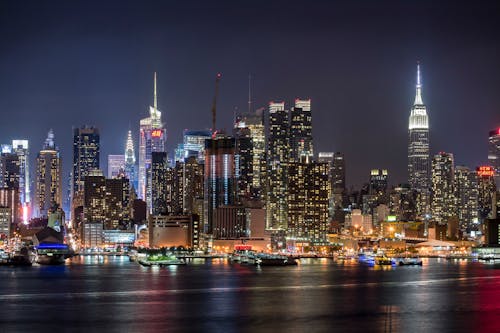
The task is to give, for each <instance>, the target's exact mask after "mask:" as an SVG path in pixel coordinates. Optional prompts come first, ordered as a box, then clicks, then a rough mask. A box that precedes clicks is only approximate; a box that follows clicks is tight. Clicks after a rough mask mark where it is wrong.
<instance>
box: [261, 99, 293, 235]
mask: <svg viewBox="0 0 500 333" xmlns="http://www.w3.org/2000/svg"><path fill="white" fill-rule="evenodd" d="M289 137H290V126H289V113H288V110H285V103H284V102H277V103H276V102H271V103H269V138H268V150H267V154H268V155H267V181H268V186H267V195H266V213H267V219H266V221H267V222H266V223H267V228H268V229H274V230H277V229H281V230H286V229H287V228H288V163H289V159H290V141H289Z"/></svg>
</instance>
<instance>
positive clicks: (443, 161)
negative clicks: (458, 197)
mask: <svg viewBox="0 0 500 333" xmlns="http://www.w3.org/2000/svg"><path fill="white" fill-rule="evenodd" d="M454 169H455V166H454V162H453V154H449V153H444V152H441V153H439V154H437V155H435V156H434V158H433V159H432V201H431V210H432V219H433V220H434V221H435V222H437V223H439V224H446V223H447V222H448V219H449V218H450V217H452V216H454V215H456V209H455V207H456V206H455V193H454V188H453V185H454V175H455V172H454Z"/></svg>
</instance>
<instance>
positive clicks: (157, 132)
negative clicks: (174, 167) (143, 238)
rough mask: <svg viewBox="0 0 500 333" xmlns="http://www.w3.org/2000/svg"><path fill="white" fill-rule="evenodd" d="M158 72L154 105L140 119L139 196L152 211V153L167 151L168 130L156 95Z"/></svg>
mask: <svg viewBox="0 0 500 333" xmlns="http://www.w3.org/2000/svg"><path fill="white" fill-rule="evenodd" d="M156 96H157V95H156V72H155V74H154V98H153V106H150V107H149V117H147V118H144V119H141V121H140V137H139V177H138V178H139V179H138V184H139V185H138V186H139V188H138V193H137V194H138V196H139V198H141V199H143V200H145V201H146V204H147V206H148V211H149V212H151V207H152V202H151V185H148V184H151V181H150V179H148V178H151V154H152V153H153V152H165V142H166V140H167V131H166V129H165V128H164V125H163V123H162V120H161V112H160V110H158V100H157V97H156Z"/></svg>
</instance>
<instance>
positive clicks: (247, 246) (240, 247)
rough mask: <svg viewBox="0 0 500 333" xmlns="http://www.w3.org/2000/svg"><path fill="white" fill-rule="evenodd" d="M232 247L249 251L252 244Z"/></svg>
mask: <svg viewBox="0 0 500 333" xmlns="http://www.w3.org/2000/svg"><path fill="white" fill-rule="evenodd" d="M234 249H235V250H236V251H251V250H252V245H235V246H234Z"/></svg>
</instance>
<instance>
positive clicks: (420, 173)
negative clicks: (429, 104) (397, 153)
mask: <svg viewBox="0 0 500 333" xmlns="http://www.w3.org/2000/svg"><path fill="white" fill-rule="evenodd" d="M416 87H417V90H416V95H415V102H414V103H413V107H412V108H411V114H410V119H409V126H408V183H409V184H410V186H411V187H412V188H413V189H416V190H419V191H428V189H429V187H430V156H429V118H428V116H427V108H426V106H425V105H424V102H423V100H422V83H421V78H420V65H419V64H417V86H416Z"/></svg>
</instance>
